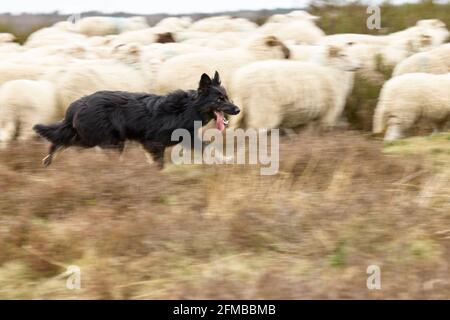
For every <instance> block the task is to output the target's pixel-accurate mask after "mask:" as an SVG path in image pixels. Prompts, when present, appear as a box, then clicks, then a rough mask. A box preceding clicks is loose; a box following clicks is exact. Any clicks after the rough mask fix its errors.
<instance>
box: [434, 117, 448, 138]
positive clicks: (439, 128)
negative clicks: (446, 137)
mask: <svg viewBox="0 0 450 320" xmlns="http://www.w3.org/2000/svg"><path fill="white" fill-rule="evenodd" d="M447 123H448V119H444V120H443V121H438V122H435V123H433V133H432V134H433V135H435V134H438V133H440V132H443V131H445V129H446V127H447Z"/></svg>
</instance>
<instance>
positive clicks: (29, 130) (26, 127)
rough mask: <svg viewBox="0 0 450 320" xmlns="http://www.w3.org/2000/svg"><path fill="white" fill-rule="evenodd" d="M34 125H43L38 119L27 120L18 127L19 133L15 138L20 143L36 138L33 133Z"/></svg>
mask: <svg viewBox="0 0 450 320" xmlns="http://www.w3.org/2000/svg"><path fill="white" fill-rule="evenodd" d="M36 123H43V121H39V119H37V118H36V119H34V118H32V119H27V120H24V121H22V124H21V126H20V133H19V136H18V137H17V139H18V140H20V141H27V140H30V139H32V138H34V137H36V136H37V134H36V133H35V132H34V131H33V126H34V125H35V124H36Z"/></svg>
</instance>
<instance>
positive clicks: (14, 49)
mask: <svg viewBox="0 0 450 320" xmlns="http://www.w3.org/2000/svg"><path fill="white" fill-rule="evenodd" d="M23 50H24V49H23V47H22V46H21V45H20V44H18V43H15V42H6V43H0V59H2V60H3V61H4V60H5V59H8V58H10V57H14V56H16V55H17V54H20V53H21V52H22V51H23Z"/></svg>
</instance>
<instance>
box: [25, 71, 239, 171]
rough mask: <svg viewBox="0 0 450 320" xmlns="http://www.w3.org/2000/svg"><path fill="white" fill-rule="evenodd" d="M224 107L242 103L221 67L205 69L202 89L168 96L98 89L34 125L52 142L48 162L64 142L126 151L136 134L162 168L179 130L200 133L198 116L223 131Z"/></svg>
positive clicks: (235, 111) (231, 109)
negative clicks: (58, 116)
mask: <svg viewBox="0 0 450 320" xmlns="http://www.w3.org/2000/svg"><path fill="white" fill-rule="evenodd" d="M224 113H226V114H230V115H234V114H238V113H239V108H238V107H237V106H235V105H234V104H232V103H231V102H230V101H229V99H228V96H227V93H226V91H225V88H224V87H222V86H221V85H220V78H219V74H218V73H217V71H216V73H215V74H214V78H213V79H212V80H211V78H210V77H209V76H208V75H207V74H203V75H202V76H201V78H200V83H199V88H198V89H197V90H189V91H182V90H178V91H174V92H171V93H169V94H167V95H165V96H158V95H154V94H147V93H130V92H122V91H99V92H96V93H94V94H92V95H88V96H85V97H83V98H81V99H79V100H76V101H75V102H73V103H72V104H70V106H69V108H68V109H67V112H66V115H65V118H64V119H63V120H62V121H61V122H58V123H55V124H51V125H48V126H46V125H42V124H38V125H35V126H34V128H33V129H34V130H35V131H36V132H37V133H38V134H39V135H41V136H43V137H45V138H46V139H47V140H49V141H50V142H51V143H52V145H51V146H50V150H49V154H48V155H47V156H46V157H45V158H44V159H43V164H44V166H49V165H50V164H51V162H52V158H53V155H54V153H55V152H56V151H57V150H59V149H61V148H67V147H70V146H79V147H84V148H91V147H95V146H99V147H102V148H114V149H117V150H118V151H119V152H122V151H123V148H124V146H125V141H126V140H135V141H138V142H140V143H141V144H142V145H143V147H144V148H145V149H146V150H147V151H148V152H149V153H150V154H151V155H152V157H153V159H154V160H155V161H156V162H157V163H158V165H159V167H160V168H162V166H163V162H164V149H165V148H166V147H169V146H172V145H175V144H177V143H179V142H180V141H171V135H172V132H173V131H174V130H176V129H179V128H183V129H186V130H188V131H189V132H190V134H191V137H192V139H195V137H196V133H195V132H194V121H201V122H202V124H203V125H205V124H207V123H208V122H209V121H211V120H212V119H215V121H216V127H217V129H219V130H221V131H222V130H223V129H224V128H225V124H226V120H225V117H224Z"/></svg>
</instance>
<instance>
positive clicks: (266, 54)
mask: <svg viewBox="0 0 450 320" xmlns="http://www.w3.org/2000/svg"><path fill="white" fill-rule="evenodd" d="M245 47H246V49H247V50H249V51H250V52H251V53H252V55H253V56H254V57H255V58H256V59H258V60H265V59H288V58H289V56H290V51H289V49H288V47H287V46H286V45H285V44H284V43H283V42H281V41H280V40H279V39H278V38H277V37H275V36H272V35H270V36H257V37H256V38H253V39H252V40H250V41H249V42H248V43H247V44H246V46H245Z"/></svg>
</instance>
